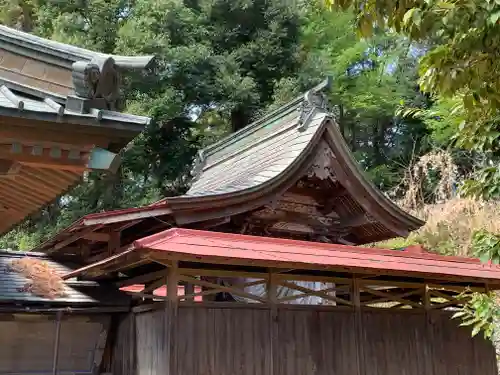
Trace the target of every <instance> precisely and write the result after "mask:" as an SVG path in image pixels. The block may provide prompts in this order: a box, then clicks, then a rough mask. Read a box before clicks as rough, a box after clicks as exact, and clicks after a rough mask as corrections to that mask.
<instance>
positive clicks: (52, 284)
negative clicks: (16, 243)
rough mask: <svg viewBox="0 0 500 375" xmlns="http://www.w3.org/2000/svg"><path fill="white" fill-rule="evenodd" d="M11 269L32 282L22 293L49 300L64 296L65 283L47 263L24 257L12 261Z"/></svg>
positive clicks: (27, 284)
mask: <svg viewBox="0 0 500 375" xmlns="http://www.w3.org/2000/svg"><path fill="white" fill-rule="evenodd" d="M9 268H10V270H12V271H14V272H18V273H20V274H22V275H23V276H24V277H26V278H27V279H29V280H30V281H29V282H28V283H26V285H25V286H24V288H22V291H24V292H28V293H32V294H34V295H36V296H39V297H43V298H49V299H54V298H57V297H62V296H64V281H63V280H62V278H61V276H60V275H58V274H57V273H56V272H55V271H54V270H53V269H52V268H51V267H50V266H49V265H48V263H47V262H45V261H43V260H40V259H34V258H30V257H24V258H21V259H17V260H14V261H12V262H11V264H10V266H9Z"/></svg>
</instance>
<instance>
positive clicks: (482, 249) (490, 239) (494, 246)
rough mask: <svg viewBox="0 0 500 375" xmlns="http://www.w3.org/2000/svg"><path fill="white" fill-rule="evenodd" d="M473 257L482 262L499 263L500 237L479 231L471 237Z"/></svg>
mask: <svg viewBox="0 0 500 375" xmlns="http://www.w3.org/2000/svg"><path fill="white" fill-rule="evenodd" d="M472 246H473V248H474V255H475V256H476V257H478V258H479V259H481V261H483V262H488V261H490V260H491V262H492V263H494V264H499V263H500V235H496V234H493V233H490V232H488V231H486V230H479V231H477V232H476V233H474V235H473V237H472Z"/></svg>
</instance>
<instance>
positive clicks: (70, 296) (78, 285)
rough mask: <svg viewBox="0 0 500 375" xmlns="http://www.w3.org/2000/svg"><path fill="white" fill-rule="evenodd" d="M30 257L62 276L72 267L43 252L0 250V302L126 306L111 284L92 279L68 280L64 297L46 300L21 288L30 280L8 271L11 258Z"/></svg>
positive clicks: (124, 299) (128, 302)
mask: <svg viewBox="0 0 500 375" xmlns="http://www.w3.org/2000/svg"><path fill="white" fill-rule="evenodd" d="M26 256H29V257H33V258H37V259H40V260H43V261H45V262H47V264H48V266H49V267H51V268H52V269H53V270H54V271H55V272H56V273H57V274H59V275H64V274H67V273H68V272H70V271H71V270H72V268H70V267H68V266H65V265H63V264H61V263H58V262H55V261H53V260H50V259H48V258H47V257H46V256H45V255H44V254H40V253H25V252H13V251H6V250H0V304H6V303H10V304H51V305H52V304H54V305H64V306H128V305H129V304H130V299H129V297H128V296H126V295H125V294H124V293H122V292H120V291H119V290H118V289H117V288H116V287H115V286H114V285H100V284H99V283H97V282H93V281H77V280H68V281H67V282H66V283H65V288H64V294H65V296H64V297H58V298H55V299H48V298H43V297H39V296H36V295H33V294H32V293H29V292H27V291H24V290H23V287H24V286H25V285H26V284H27V283H28V282H29V281H30V280H28V279H27V278H25V277H24V276H23V275H22V274H20V273H18V272H15V271H12V270H11V268H10V265H11V263H12V261H14V260H16V259H21V258H23V257H26Z"/></svg>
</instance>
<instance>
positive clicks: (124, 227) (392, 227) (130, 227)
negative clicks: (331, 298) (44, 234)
mask: <svg viewBox="0 0 500 375" xmlns="http://www.w3.org/2000/svg"><path fill="white" fill-rule="evenodd" d="M325 86H326V83H324V84H322V85H320V86H318V87H316V88H315V89H312V90H311V91H309V92H308V93H306V94H305V95H302V96H301V97H299V98H297V99H295V100H293V101H291V102H290V103H288V104H286V105H285V106H283V107H281V108H280V109H278V110H276V111H274V112H272V113H270V114H268V115H267V116H265V117H263V118H262V119H260V120H258V121H256V122H255V123H253V124H251V125H249V126H247V127H246V128H244V129H242V130H241V131H239V132H237V133H234V134H232V135H230V136H229V137H227V138H225V139H223V140H221V141H220V142H218V143H216V144H214V145H213V146H210V147H208V148H207V149H205V150H203V151H201V152H200V153H199V156H198V158H197V160H196V162H195V165H194V171H193V174H194V181H193V183H192V186H191V188H190V189H189V191H188V192H187V193H186V194H185V195H182V196H178V197H168V198H165V199H163V200H161V201H159V202H157V203H155V204H153V205H150V206H147V207H141V208H132V209H126V210H120V211H111V212H105V213H98V214H92V215H87V216H85V217H83V218H82V219H81V220H79V221H78V222H76V223H74V224H73V225H72V226H71V227H70V228H68V229H67V230H65V231H63V232H61V233H60V234H59V235H57V236H56V237H55V238H53V239H51V240H49V241H47V242H46V243H44V244H43V245H42V246H41V247H40V248H39V250H42V251H49V252H53V251H64V250H63V249H64V247H65V246H68V245H69V244H70V243H71V244H73V245H77V244H78V243H80V241H81V239H82V237H79V235H80V234H82V233H83V232H85V233H87V232H97V233H98V232H100V231H109V230H114V231H118V232H121V245H122V246H124V245H126V244H127V243H130V242H131V241H134V240H137V239H138V238H140V237H143V236H145V235H147V234H152V233H154V232H155V231H158V230H161V229H165V228H168V227H172V226H179V227H186V228H193V229H209V230H212V231H219V232H233V233H244V234H253V235H259V236H267V237H284V238H293V239H302V240H308V241H316V242H331V243H344V244H349V245H356V244H363V243H369V242H376V241H380V240H385V239H388V238H392V237H397V236H406V235H407V234H408V233H409V232H411V231H413V230H415V229H417V228H419V227H420V226H421V225H423V222H422V221H420V220H419V219H417V218H415V217H413V216H411V215H410V214H408V213H406V212H404V211H402V210H401V209H400V208H399V207H398V206H396V205H395V204H394V203H393V202H392V201H391V200H390V199H389V198H387V197H386V196H385V195H384V194H382V193H381V192H380V191H379V190H378V189H377V188H376V187H375V186H374V185H373V184H372V183H371V182H370V181H369V180H368V179H367V178H366V176H365V174H364V173H363V171H362V170H361V169H360V168H359V166H358V163H357V162H356V160H355V159H354V157H353V155H352V154H351V153H350V151H349V149H348V147H347V145H346V143H345V141H344V139H343V137H342V135H341V133H340V131H339V128H338V126H337V123H336V122H335V118H334V116H333V115H332V114H331V113H330V112H329V111H328V109H327V108H326V106H325V105H324V97H323V96H321V90H323V89H324V88H325ZM145 222H148V223H149V225H148V224H145ZM153 223H154V225H153V226H154V228H155V229H151V228H152V224H153ZM162 223H163V225H162ZM142 228H143V229H142ZM87 237H90V236H89V235H87ZM86 244H88V245H90V246H91V250H90V254H94V255H95V254H98V253H99V252H102V251H103V249H104V247H103V246H102V245H103V244H102V243H100V244H99V243H88V242H86Z"/></svg>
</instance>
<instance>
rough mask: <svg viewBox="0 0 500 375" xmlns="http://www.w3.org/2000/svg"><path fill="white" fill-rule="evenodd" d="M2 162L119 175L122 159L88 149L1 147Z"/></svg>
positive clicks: (111, 154) (6, 145)
mask: <svg viewBox="0 0 500 375" xmlns="http://www.w3.org/2000/svg"><path fill="white" fill-rule="evenodd" d="M0 158H1V159H4V160H8V161H11V162H13V163H18V164H21V165H26V166H29V167H34V168H47V169H55V170H64V171H73V172H84V171H88V170H100V171H107V172H116V169H117V168H118V166H119V163H120V157H119V156H118V155H116V154H114V153H112V152H110V151H107V150H104V149H101V148H96V147H89V148H87V149H85V148H74V149H63V148H60V147H55V146H51V147H50V146H44V145H27V144H22V143H19V142H11V143H0Z"/></svg>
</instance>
